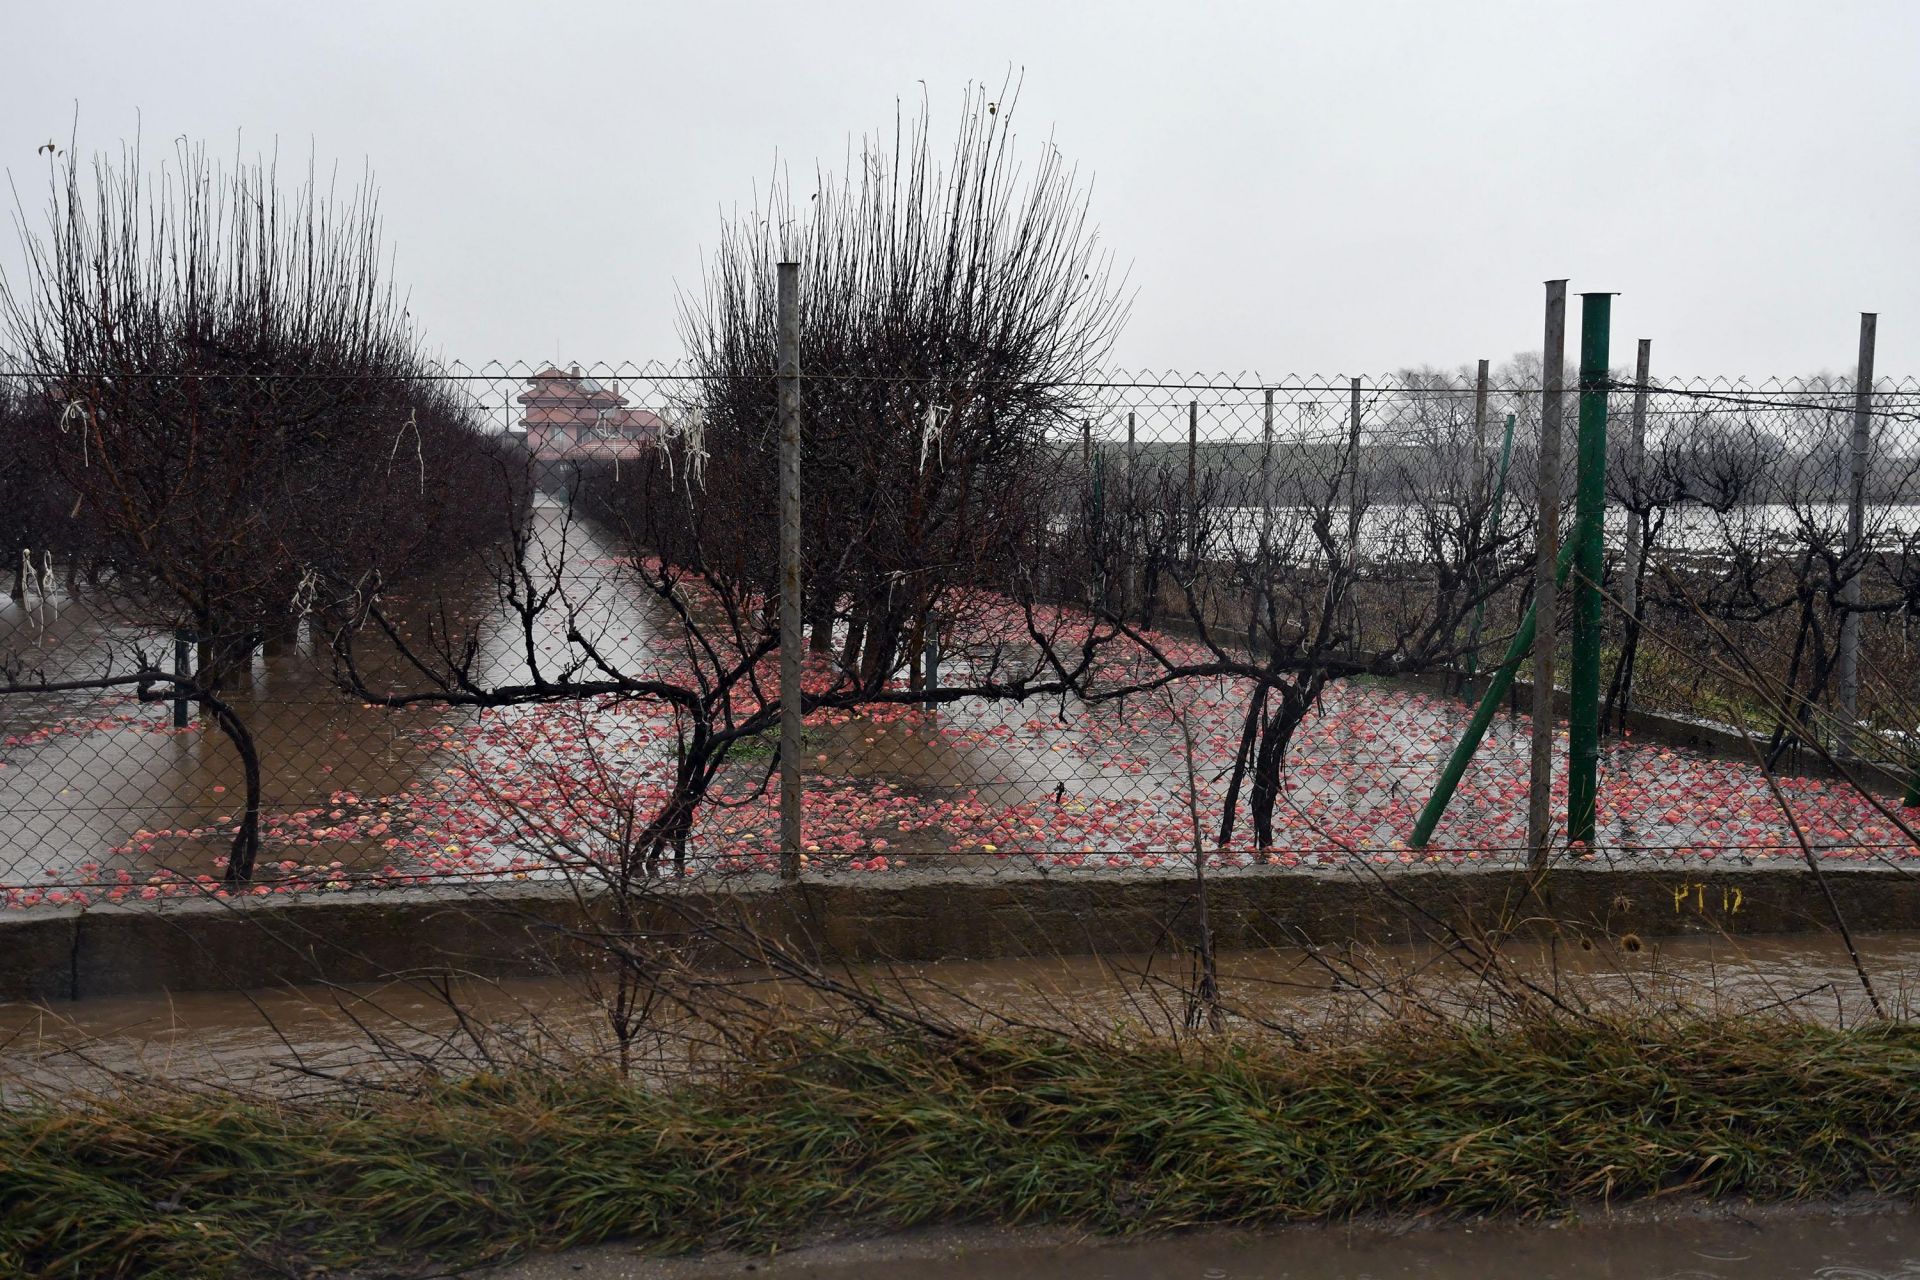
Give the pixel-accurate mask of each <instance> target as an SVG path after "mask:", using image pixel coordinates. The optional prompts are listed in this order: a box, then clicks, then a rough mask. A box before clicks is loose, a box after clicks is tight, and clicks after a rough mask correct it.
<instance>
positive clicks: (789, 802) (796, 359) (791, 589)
mask: <svg viewBox="0 0 1920 1280" xmlns="http://www.w3.org/2000/svg"><path fill="white" fill-rule="evenodd" d="M779 274H780V282H779V299H778V304H779V324H780V332H779V351H778V353H777V356H778V360H779V364H778V366H777V367H778V381H779V399H780V878H781V879H783V880H797V879H799V877H800V849H801V844H800V795H801V792H800V735H801V733H802V731H803V728H804V725H805V720H804V718H803V717H802V715H801V704H800V697H801V694H800V554H801V548H800V264H799V263H797V262H783V263H781V264H780V266H779Z"/></svg>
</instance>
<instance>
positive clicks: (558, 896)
mask: <svg viewBox="0 0 1920 1280" xmlns="http://www.w3.org/2000/svg"><path fill="white" fill-rule="evenodd" d="M1825 878H1826V881H1827V884H1828V886H1829V887H1830V888H1831V890H1832V892H1833V894H1834V896H1835V898H1836V899H1837V900H1838V902H1839V905H1840V909H1841V911H1842V913H1843V914H1844V915H1845V917H1846V919H1847V922H1848V924H1849V925H1850V927H1852V928H1854V929H1859V930H1870V929H1908V928H1914V927H1920V877H1916V876H1913V875H1911V874H1908V873H1906V872H1904V871H1900V870H1896V869H1863V870H1845V871H1840V870H1835V871H1830V872H1828V873H1827V875H1826V877H1825ZM1207 892H1208V898H1209V903H1210V915H1211V918H1212V923H1213V929H1214V933H1215V938H1216V941H1217V943H1218V945H1219V946H1221V947H1223V948H1248V947H1260V946H1271V945H1286V944H1292V943H1299V942H1302V941H1313V942H1317V943H1322V944H1337V943H1342V942H1348V941H1354V942H1400V941H1414V940H1419V939H1422V938H1435V937H1443V936H1445V930H1447V929H1459V930H1464V931H1477V930H1492V929H1499V928H1502V927H1509V928H1510V927H1514V926H1516V925H1517V924H1518V923H1521V922H1523V921H1526V920H1528V919H1551V920H1553V921H1555V922H1557V923H1558V925H1559V926H1560V927H1561V928H1563V929H1565V930H1567V931H1569V932H1571V933H1575V934H1586V935H1592V934H1608V935H1612V936H1619V935H1623V934H1627V933H1633V934H1638V935H1640V936H1641V937H1645V938H1652V937H1659V936H1663V935H1672V934H1690V933H1705V932H1726V933H1789V932H1797V931H1808V930H1828V929H1831V928H1832V927H1833V911H1832V908H1831V907H1830V906H1829V905H1828V902H1827V899H1826V896H1825V894H1824V893H1823V892H1822V890H1821V888H1820V885H1819V884H1818V883H1817V882H1816V881H1815V879H1814V878H1813V877H1812V876H1811V875H1810V874H1809V873H1807V872H1806V871H1804V870H1802V871H1794V870H1786V869H1769V870H1712V871H1705V870H1691V869H1683V868H1673V869H1665V868H1662V869H1651V870H1631V871H1620V870H1586V869H1567V870H1559V871H1554V872H1551V873H1549V874H1548V875H1547V876H1546V877H1545V878H1544V881H1543V882H1542V884H1541V886H1540V893H1539V895H1538V896H1537V897H1530V896H1529V887H1528V880H1527V877H1526V876H1525V875H1524V873H1521V872H1513V871H1458V870H1449V871H1408V872H1395V873H1390V874H1388V875H1386V876H1385V877H1384V878H1381V877H1374V876H1371V875H1367V874H1364V873H1360V872H1351V871H1341V872H1298V871H1294V872H1270V871H1236V872H1221V873H1216V874H1214V875H1212V876H1210V877H1209V879H1208V884H1207ZM1193 906H1194V899H1193V884H1192V882H1191V880H1188V879H1182V878H1177V877H1172V876H1168V875H1166V874H1164V873H1161V874H1138V875H1129V874H1097V875H1081V876H1059V875H1056V876H1051V877H1045V878H1042V877H1029V876H1020V877H1015V876H1003V877H998V878H989V877H985V876H966V875H957V874H942V873H937V872H925V873H922V872H914V873H905V874H900V875H895V876H868V877H862V878H860V879H857V880H855V879H848V880H839V881H825V882H817V883H803V884H799V885H782V884H780V883H778V882H777V881H773V882H766V881H763V882H759V883H755V884H744V885H735V886H731V887H729V888H727V889H724V890H711V891H707V890H701V891H684V890H683V891H675V892H671V893H663V894H660V895H657V896H656V897H655V898H653V899H652V900H650V901H649V902H647V903H646V904H645V905H644V907H643V908H642V909H641V911H640V913H639V916H638V918H637V919H635V920H634V921H633V923H632V929H633V931H634V932H635V933H636V934H639V935H645V936H646V937H647V938H649V939H650V940H653V941H656V942H659V943H662V944H665V945H668V946H672V947H674V948H676V949H677V950H680V951H683V952H685V953H686V954H689V955H691V956H694V957H695V958H701V957H705V958H708V959H712V960H715V961H727V960H736V961H737V959H738V957H737V956H728V955H725V954H722V953H720V952H718V951H716V948H715V946H714V944H713V942H712V940H711V937H710V936H709V934H708V931H707V930H705V929H704V928H703V927H702V926H701V922H702V921H703V920H707V919H716V918H717V919H722V920H727V921H732V922H737V923H740V924H744V925H748V926H751V927H752V928H753V929H755V930H758V931H760V932H761V933H762V935H763V936H766V937H768V938H773V939H778V940H780V941H781V942H783V943H784V944H786V945H789V946H792V947H795V948H797V949H799V950H802V951H804V952H806V953H808V954H811V955H814V956H817V957H823V958H841V959H846V960H856V961H871V960H887V959H892V960H901V961H926V960H942V959H959V958H968V959H987V958H994V957H1005V956H1020V955H1059V954H1076V953H1077V954H1090V953H1097V952H1105V953H1121V952H1140V951H1150V950H1155V949H1165V948H1167V947H1169V946H1174V945H1179V944H1181V943H1184V942H1186V941H1188V940H1190V939H1191V938H1192V936H1193V928H1194V919H1195V913H1194V909H1193ZM606 922H607V904H606V903H604V902H598V901H583V900H580V899H578V898H576V897H575V896H573V895H571V894H569V893H567V892H565V891H561V890H555V889H547V888H541V887H536V886H520V887H516V888H515V889H514V890H513V891H510V892H508V891H500V890H490V891H488V892H487V893H485V894H484V895H482V894H473V893H466V894H455V893H427V892H383V893H343V894H328V895H316V896H312V897H307V898H292V899H287V898H281V899H262V900H254V901H247V902H242V903H226V902H213V901H202V902H177V903H169V904H166V905H162V906H152V905H147V906H141V907H125V906H110V907H93V908H87V909H84V910H72V909H65V910H62V909H36V910H30V911H20V912H11V913H8V914H7V916H6V917H5V918H4V919H0V999H5V1000H62V999H79V998H87V997H95V996H107V995H126V994H135V993H143V992H156V991H190V990H215V989H240V988H251V987H268V986H276V985H281V984H285V983H296V982H312V981H317V980H325V981H333V982H358V981H371V980H376V979H381V978H386V977H391V976H394V975H399V974H407V973H417V972H421V971H429V970H459V971H464V972H471V973H478V974H485V975H492V976H507V975H523V974H543V973H553V972H556V971H561V970H566V969H572V968H577V967H579V966H581V965H584V964H589V963H592V962H593V961H594V957H595V956H596V955H597V954H598V951H597V948H596V947H595V946H594V945H593V944H592V942H591V941H590V940H588V938H587V935H594V934H599V933H601V932H602V931H603V930H604V928H605V927H606Z"/></svg>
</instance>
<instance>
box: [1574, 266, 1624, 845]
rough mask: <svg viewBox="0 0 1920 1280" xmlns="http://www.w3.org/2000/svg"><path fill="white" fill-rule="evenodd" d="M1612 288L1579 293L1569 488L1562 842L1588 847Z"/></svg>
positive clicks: (1593, 805) (1595, 771)
mask: <svg viewBox="0 0 1920 1280" xmlns="http://www.w3.org/2000/svg"><path fill="white" fill-rule="evenodd" d="M1612 312H1613V295H1612V294H1610V293H1583V294H1581V295H1580V442H1579V445H1578V450H1579V452H1578V457H1577V465H1576V470H1575V481H1574V491H1573V539H1572V541H1573V544H1574V546H1576V547H1578V548H1579V552H1578V556H1577V558H1576V561H1575V563H1576V564H1577V565H1578V567H1579V570H1580V572H1579V574H1578V580H1577V581H1576V582H1575V583H1574V586H1573V661H1572V663H1571V668H1570V670H1569V671H1568V673H1567V701H1568V711H1567V841H1568V843H1569V844H1573V845H1580V846H1583V847H1585V848H1587V849H1592V848H1593V837H1594V831H1595V829H1596V827H1597V825H1598V819H1599V809H1600V641H1601V633H1602V629H1603V627H1604V625H1605V616H1604V614H1603V613H1602V610H1601V599H1600V581H1601V578H1602V576H1603V575H1604V574H1605V572H1606V544H1605V543H1604V542H1603V541H1602V539H1603V537H1604V536H1605V520H1606V511H1607V342H1608V328H1609V325H1610V321H1611V318H1612Z"/></svg>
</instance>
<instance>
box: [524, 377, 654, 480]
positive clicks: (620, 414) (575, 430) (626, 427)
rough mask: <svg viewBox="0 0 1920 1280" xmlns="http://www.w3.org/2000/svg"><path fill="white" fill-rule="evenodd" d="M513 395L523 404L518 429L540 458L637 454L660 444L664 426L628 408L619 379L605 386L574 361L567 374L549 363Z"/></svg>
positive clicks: (647, 413)
mask: <svg viewBox="0 0 1920 1280" xmlns="http://www.w3.org/2000/svg"><path fill="white" fill-rule="evenodd" d="M514 399H515V400H516V401H518V402H519V403H520V404H521V405H523V406H525V408H524V410H523V412H522V414H521V417H520V427H521V429H522V430H523V431H525V432H526V438H527V448H528V450H529V451H530V452H531V453H532V454H533V456H534V458H535V459H536V460H538V461H540V462H587V461H591V460H594V459H599V458H607V459H612V458H635V457H638V456H639V455H640V454H641V453H643V452H644V451H646V450H647V449H649V448H651V447H652V446H653V445H654V444H655V443H656V442H658V440H659V438H660V431H661V428H662V426H663V425H664V424H663V423H662V422H661V420H660V415H659V414H657V413H655V412H653V411H652V410H651V409H633V408H629V407H628V405H627V398H626V397H625V396H624V395H621V394H620V384H619V383H615V384H614V385H613V386H612V387H611V388H608V387H606V386H604V385H602V384H601V383H599V382H596V381H595V380H594V379H592V378H589V377H584V376H582V375H581V373H580V366H579V365H577V364H576V365H574V366H572V367H571V368H570V369H569V370H568V371H567V372H565V373H562V372H561V371H560V370H559V369H557V368H555V367H553V366H552V365H549V366H548V367H546V368H545V369H542V370H541V371H540V372H538V373H536V374H534V375H533V376H532V377H530V378H528V379H527V389H526V390H525V391H523V392H521V393H520V394H519V395H517V396H515V397H514Z"/></svg>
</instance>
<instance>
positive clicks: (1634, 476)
mask: <svg viewBox="0 0 1920 1280" xmlns="http://www.w3.org/2000/svg"><path fill="white" fill-rule="evenodd" d="M1652 376H1653V339H1652V338H1642V339H1640V350H1639V354H1638V356H1637V357H1636V358H1635V360H1634V362H1633V427H1632V430H1633V434H1632V436H1631V437H1630V438H1629V440H1628V442H1627V485H1628V491H1627V555H1626V560H1625V562H1624V563H1623V564H1622V565H1621V584H1620V602H1621V604H1623V605H1625V606H1626V612H1627V625H1628V626H1632V625H1633V622H1634V620H1635V619H1636V618H1638V617H1639V616H1640V540H1641V539H1642V538H1643V537H1645V536H1646V535H1645V530H1644V529H1643V528H1642V526H1641V518H1640V503H1641V502H1642V501H1643V500H1644V498H1645V492H1646V476H1645V475H1644V474H1643V473H1644V472H1645V471H1646V466H1647V380H1648V379H1649V378H1651V377H1652Z"/></svg>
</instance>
